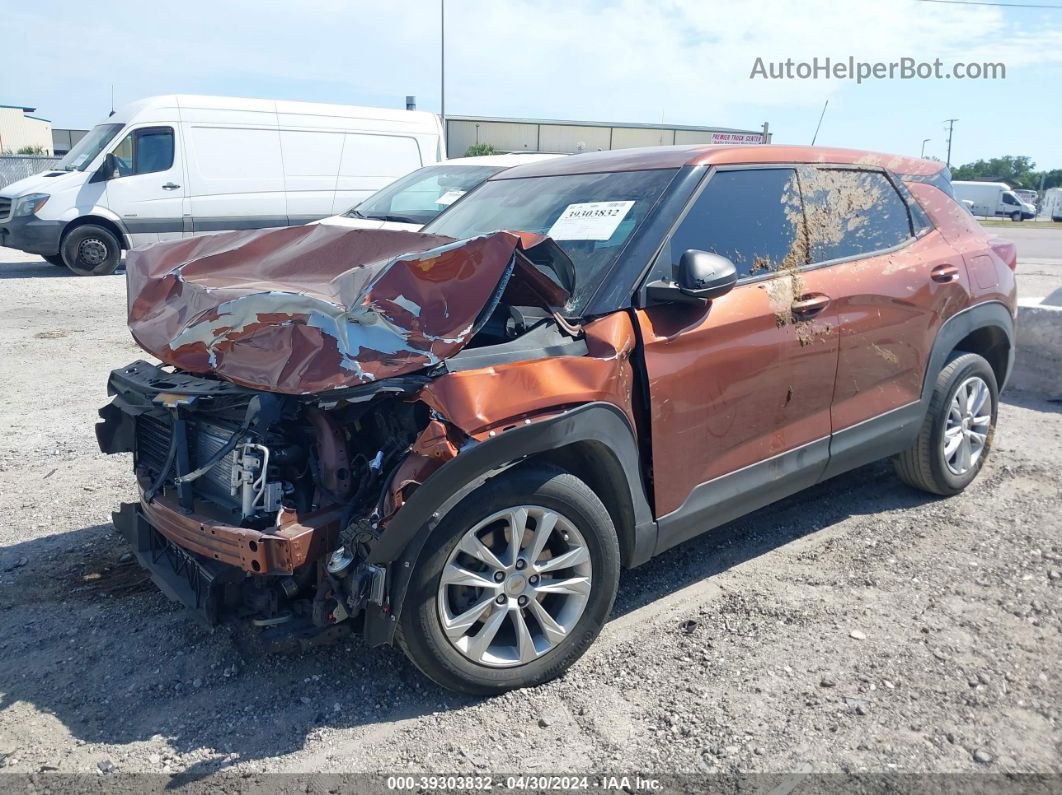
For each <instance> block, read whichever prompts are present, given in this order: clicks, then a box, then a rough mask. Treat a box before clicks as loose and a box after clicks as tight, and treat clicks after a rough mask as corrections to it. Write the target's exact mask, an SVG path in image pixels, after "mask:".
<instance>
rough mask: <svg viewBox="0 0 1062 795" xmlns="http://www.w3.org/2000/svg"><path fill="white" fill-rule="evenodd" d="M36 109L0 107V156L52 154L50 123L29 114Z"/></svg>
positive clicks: (18, 106) (16, 106)
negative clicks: (26, 151)
mask: <svg viewBox="0 0 1062 795" xmlns="http://www.w3.org/2000/svg"><path fill="white" fill-rule="evenodd" d="M36 110H37V109H36V108H28V107H26V106H25V105H0V154H16V153H18V152H19V151H20V150H22V151H23V152H25V150H33V151H32V152H30V154H44V155H50V154H52V123H51V122H50V121H48V119H42V118H40V117H38V116H31V115H30V114H31V113H33V112H34V111H36Z"/></svg>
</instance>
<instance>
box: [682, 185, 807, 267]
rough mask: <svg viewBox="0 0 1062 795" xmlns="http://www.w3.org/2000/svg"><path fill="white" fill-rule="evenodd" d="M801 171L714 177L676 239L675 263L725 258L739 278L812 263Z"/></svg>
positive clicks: (683, 221)
mask: <svg viewBox="0 0 1062 795" xmlns="http://www.w3.org/2000/svg"><path fill="white" fill-rule="evenodd" d="M802 224H803V219H802V209H801V206H800V190H799V187H798V186H797V180H796V171H795V170H794V169H792V168H759V169H748V170H735V171H719V172H716V173H715V174H713V175H712V177H711V178H710V179H709V180H708V184H707V185H705V187H704V190H703V191H701V194H700V196H698V197H697V198H696V199H695V200H694V203H693V206H692V207H691V208H690V210H689V212H688V213H687V214H686V217H685V218H683V219H682V222H681V223H680V224H679V226H678V228H677V229H676V230H675V232H674V234H673V235H672V236H671V255H670V256H671V263H667V264H674V263H677V262H678V260H679V258H680V257H681V256H682V254H683V253H684V252H686V251H688V250H690V249H695V250H700V251H708V252H711V253H713V254H720V255H722V256H724V257H727V258H728V259H730V261H731V262H733V263H734V266H735V267H736V268H737V272H738V278H739V279H742V278H746V277H748V276H756V275H759V274H761V273H769V272H772V271H777V270H780V269H783V268H784V269H794V268H799V267H801V266H803V265H804V264H805V263H806V256H805V254H806V247H805V246H804V245H803V241H802V240H801V238H802V235H800V234H799V230H800V229H801V228H802Z"/></svg>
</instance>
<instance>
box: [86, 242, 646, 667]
mask: <svg viewBox="0 0 1062 795" xmlns="http://www.w3.org/2000/svg"><path fill="white" fill-rule="evenodd" d="M551 247H552V248H551ZM555 252H556V249H555V244H553V243H552V241H550V240H549V239H548V238H545V239H522V238H521V237H520V236H517V235H513V234H509V233H496V234H494V235H490V236H486V237H482V238H474V239H470V240H468V241H459V242H454V241H451V240H448V239H439V238H433V237H431V236H428V235H418V234H415V233H406V232H401V233H396V232H386V231H369V232H366V231H363V230H343V229H339V228H330V227H326V226H316V227H301V228H289V229H281V230H266V231H263V232H255V233H229V234H223V235H215V236H209V237H206V238H193V239H192V240H189V241H177V242H175V243H172V244H160V245H158V246H153V247H149V248H148V249H145V250H142V251H137V252H132V253H131V255H130V257H129V260H128V265H127V268H128V272H129V325H130V329H131V331H132V332H133V335H134V337H135V338H136V339H137V341H138V342H139V343H140V344H141V346H142V347H144V348H145V349H146V350H148V351H149V352H150V353H152V354H154V355H155V356H156V357H158V358H159V359H161V360H162V362H163V364H162V365H156V364H152V363H149V362H146V361H137V362H134V363H132V364H130V365H127V366H125V367H122V368H119V369H117V370H114V371H113V372H112V373H111V375H110V379H109V381H108V392H109V394H110V395H111V396H112V400H111V402H110V403H109V404H108V405H106V406H104V407H103V408H102V409H101V410H100V416H101V422H100V423H98V424H97V426H96V433H97V439H98V441H99V445H100V448H101V449H102V450H103V451H104V452H106V453H121V452H131V453H132V455H133V465H134V469H135V473H136V481H137V488H138V490H139V499H138V501H136V502H133V503H126V504H123V505H122V506H121V509H120V510H119V511H117V512H116V513H115V514H114V524H115V527H116V528H117V529H118V530H119V531H120V532H121V534H122V535H123V536H124V537H125V538H126V539H127V540H128V541H129V543H130V544H131V545H132V547H133V550H134V553H135V555H136V556H137V559H138V561H139V562H140V564H141V565H142V566H143V567H144V568H146V569H147V570H148V571H149V572H150V574H151V577H152V579H153V580H154V581H155V583H156V584H157V585H158V586H159V587H160V588H161V589H162V591H163V592H164V593H165V594H166V595H167V596H169V597H170V598H172V599H174V600H176V601H179V602H180V603H182V604H184V605H185V606H187V607H188V608H190V609H191V610H193V611H194V612H195V613H196V614H197V615H198V616H199V618H200V619H201V620H202V621H204V622H206V623H207V624H210V625H213V624H217V623H219V622H221V621H225V620H229V619H236V620H241V621H245V622H250V623H251V624H253V625H255V626H257V627H258V628H259V630H260V635H261V639H262V640H263V641H264V642H265V643H266V645H267V646H269V647H272V648H278V649H280V648H292V647H298V646H300V645H302V646H305V645H309V644H313V643H316V642H320V641H326V640H330V639H334V638H335V637H336V636H338V635H342V634H346V633H348V632H350V631H362V632H363V634H365V636H366V638H367V640H368V642H369V643H370V644H375V643H385V642H389V641H390V640H391V638H392V635H393V632H394V629H393V622H394V617H395V616H394V614H393V613H392V603H391V599H392V597H393V595H394V594H395V593H396V585H395V583H396V582H397V583H398V586H397V592H399V593H400V592H401V587H402V585H401V583H402V582H403V578H406V579H408V574H409V568H410V563H409V558H408V557H403V555H405V554H406V550H407V549H408V548H409V547H410V546H411V545H413V546H415V545H417V544H423V541H424V538H425V537H426V533H423V532H421V528H423V527H426V528H427V530H428V531H429V532H430V529H431V524H432V521H433V519H432V512H433V511H434V510H435V509H434V507H432V506H433V505H434V504H435V503H434V502H432V503H431V504H430V505H429V504H428V503H429V502H430V500H429V498H426V497H424V496H423V495H416V494H415V492H417V490H418V489H419V488H420V487H421V486H422V485H423V484H424V483H425V482H426V481H428V480H429V479H430V478H431V477H432V475H433V474H434V473H436V472H437V471H438V470H439V469H440V468H442V467H445V466H446V465H447V464H448V463H449V462H451V461H453V460H454V459H456V458H457V457H458V456H459V455H462V454H463V453H464V452H466V451H468V450H470V449H472V448H475V447H477V446H478V445H481V444H482V443H484V442H486V441H493V437H495V435H496V433H503V432H505V431H506V430H507V429H508V428H511V427H513V426H514V425H515V424H516V423H519V424H520V425H521V426H525V425H530V424H532V423H533V422H534V421H536V420H537V419H538V418H540V417H545V416H550V415H551V413H553V412H554V407H555V405H557V404H567V405H573V404H578V403H581V402H585V401H587V400H600V399H604V400H608V401H609V402H612V403H613V404H616V405H619V406H620V407H621V408H622V409H623V411H624V412H625V413H629V412H630V405H629V394H630V389H629V384H630V371H629V364H628V361H627V359H628V356H629V353H630V350H631V347H632V346H633V331H632V330H631V328H630V324H629V321H628V319H627V317H626V315H622V314H620V315H616V316H611V317H607V318H604V319H602V320H600V321H597V322H596V323H595V324H591V325H589V326H587V327H586V329H585V330H584V329H583V328H582V327H573V326H571V325H570V324H569V323H568V322H567V321H565V320H564V318H563V317H561V316H560V315H559V314H558V313H557V312H556V311H555V310H554V309H552V308H551V307H556V306H559V305H560V304H562V303H563V300H564V297H565V296H566V295H567V293H566V289H567V288H566V287H565V286H564V285H563V284H562V282H563V279H553V278H551V277H550V276H549V275H548V273H547V272H546V270H548V269H544V268H543V267H542V266H541V263H542V262H543V261H547V260H548V259H549V257H551V256H556V253H555ZM533 258H534V259H533ZM535 260H538V262H537V263H536V261H535ZM536 373H537V374H536ZM529 379H532V380H529ZM534 379H540V380H541V381H542V382H543V384H546V383H547V382H548V384H549V386H548V387H545V386H544V387H543V388H542V389H537V390H535V389H529V388H528V387H529V385H531V384H532V383H533V380H534ZM554 393H556V394H554ZM495 429H497V430H495ZM434 482H435V483H436V484H438V483H439V482H440V481H439V480H438V478H436V479H435V481H434ZM443 491H446V492H448V493H453V491H454V489H451V488H450V487H449V486H447V487H446V488H444V489H443ZM411 499H412V500H413V502H414V503H416V502H417V500H418V499H419V500H420V503H424V504H423V505H421V504H418V505H416V506H415V510H412V511H411V510H410V509H409V508H406V509H405V510H403V508H404V507H405V506H407V505H408V504H409V502H410V500H411ZM430 499H431V500H434V499H435V497H434V496H433V497H432V498H430ZM426 506H427V507H426ZM396 517H397V521H396ZM396 525H399V526H401V527H402V528H403V529H402V530H401V531H399V530H396V529H395V526H396ZM398 604H399V606H400V602H399V603H398Z"/></svg>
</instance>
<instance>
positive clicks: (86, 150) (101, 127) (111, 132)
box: [59, 124, 125, 171]
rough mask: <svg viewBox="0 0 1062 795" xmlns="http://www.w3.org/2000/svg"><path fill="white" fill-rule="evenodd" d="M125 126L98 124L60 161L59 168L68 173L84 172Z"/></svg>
mask: <svg viewBox="0 0 1062 795" xmlns="http://www.w3.org/2000/svg"><path fill="white" fill-rule="evenodd" d="M124 126H125V125H124V124H97V125H96V126H95V127H93V128H92V129H91V130H89V131H88V133H87V134H86V135H85V137H84V138H82V139H81V140H80V141H78V142H77V143H76V144H74V148H73V149H71V150H70V151H69V152H67V153H66V157H64V158H63V159H62V160H60V161H59V168H62V169H65V170H66V171H84V170H85V169H86V168H88V166H89V163H91V162H92V161H93V160H95V159H96V155H98V154H99V153H100V152H102V151H103V149H104V147H106V146H107V144H109V143H110V142H111V141H112V140H113V139H114V136H115V135H117V134H118V131H119V130H120V129H122V127H124Z"/></svg>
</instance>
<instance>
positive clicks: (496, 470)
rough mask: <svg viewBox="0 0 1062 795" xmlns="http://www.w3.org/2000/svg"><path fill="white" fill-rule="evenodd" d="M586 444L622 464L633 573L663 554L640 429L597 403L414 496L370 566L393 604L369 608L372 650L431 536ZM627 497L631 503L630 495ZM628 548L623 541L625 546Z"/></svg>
mask: <svg viewBox="0 0 1062 795" xmlns="http://www.w3.org/2000/svg"><path fill="white" fill-rule="evenodd" d="M580 442H592V443H595V444H597V445H600V446H601V447H602V448H603V449H604V450H606V451H607V452H608V454H609V455H611V456H612V457H613V458H614V459H615V463H616V464H618V466H619V468H620V471H621V472H622V477H623V480H625V481H626V487H627V489H628V492H629V496H630V504H631V509H632V512H633V520H634V522H633V523H634V527H633V532H632V540H631V543H630V545H629V546H630V548H629V549H628V550H627V555H626V557H627V559H628V565H638V564H639V563H644V562H645V561H646V560H648V559H649V557H651V555H652V552H653V549H654V548H655V546H656V529H657V528H656V521H655V520H654V518H653V512H652V508H651V507H650V505H649V500H648V497H647V495H646V490H645V482H644V479H643V477H642V472H641V464H640V459H639V453H638V442H637V437H636V436H635V432H634V429H633V428H631V425H630V422H629V421H628V420H627V418H626V416H625V415H624V414H623V412H622V411H620V409H618V408H617V407H616V406H614V405H612V404H610V403H604V402H594V403H586V404H583V405H580V406H576V407H574V408H571V409H569V410H567V411H564V412H562V413H560V414H557V415H554V416H551V417H548V418H546V419H543V420H539V421H532V422H531V423H529V424H523V423H521V424H519V425H515V426H512V427H510V428H508V429H506V430H502V431H498V432H497V435H496V436H493V437H490V438H488V439H486V440H484V441H482V442H478V443H476V444H474V445H472V446H470V447H468V448H466V449H465V450H463V451H462V452H461V453H460V454H459V455H458V456H457V457H456V458H454V459H452V460H450V461H447V462H446V463H445V464H443V465H442V467H440V468H439V469H438V470H437V471H436V472H434V473H433V474H432V475H431V476H430V477H429V478H428V479H427V480H425V482H424V483H423V484H422V485H421V486H420V487H419V488H417V490H416V491H415V492H413V494H412V496H411V497H410V498H409V500H408V501H406V503H405V504H404V505H403V506H402V508H401V509H400V510H399V511H398V513H396V514H395V516H394V518H393V519H392V520H391V521H390V522H389V523H388V524H387V526H386V528H385V529H384V530H383V532H382V533H381V535H380V538H379V539H378V540H377V541H376V542H374V543H373V544H372V545H371V547H370V550H369V557H368V562H370V563H374V564H379V565H388V567H389V571H390V575H389V577H388V599H387V603H386V605H385V606H384V608H382V609H380V608H375V609H374V606H370V607H369V609H368V610H367V612H366V615H365V627H364V636H365V639H366V641H367V642H368V643H369V645H372V646H375V645H379V644H381V643H388V642H390V641H391V639H392V638H393V635H394V631H395V627H396V625H397V622H398V618H399V617H400V615H401V610H402V603H403V601H404V599H405V595H406V589H407V588H408V585H409V580H410V577H411V576H412V574H413V569H414V568H415V567H416V565H417V561H418V559H419V557H420V554H421V551H422V550H423V548H424V545H425V543H426V542H427V540H428V538H429V537H430V536H431V533H432V531H434V529H435V527H436V526H437V525H438V524H439V522H440V521H442V519H443V517H444V516H446V514H447V512H449V511H450V510H451V509H453V507H454V506H456V505H457V504H458V503H459V502H460V501H461V500H462V499H464V498H465V497H466V496H467V495H468V494H470V493H471V492H472V491H473V490H475V489H476V488H478V487H479V486H481V485H482V484H483V483H485V482H487V481H488V480H490V479H491V478H492V477H495V476H497V475H499V474H501V473H502V472H504V471H505V470H507V469H509V468H510V467H512V466H516V465H518V464H520V463H521V462H523V461H525V460H527V459H528V458H530V457H532V456H535V455H538V454H542V453H547V452H549V451H551V450H558V449H560V448H563V447H567V446H569V445H572V444H577V443H580ZM624 496H626V495H624ZM621 543H622V541H621Z"/></svg>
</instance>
